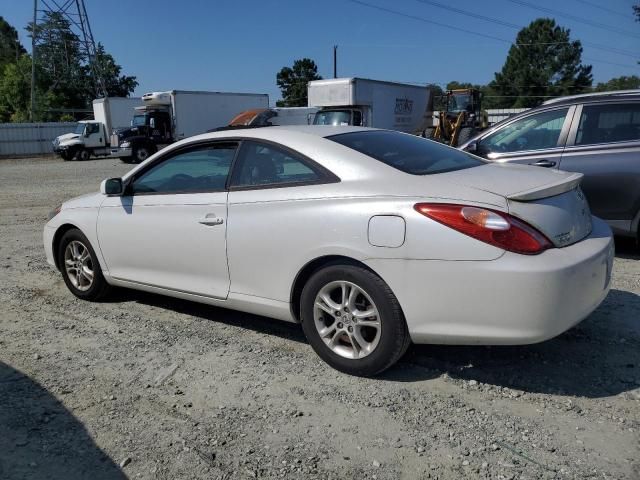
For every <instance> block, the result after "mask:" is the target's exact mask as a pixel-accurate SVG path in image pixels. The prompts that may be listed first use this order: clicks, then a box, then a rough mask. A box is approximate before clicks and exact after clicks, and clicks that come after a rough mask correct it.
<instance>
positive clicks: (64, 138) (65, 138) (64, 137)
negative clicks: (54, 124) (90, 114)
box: [56, 133, 80, 143]
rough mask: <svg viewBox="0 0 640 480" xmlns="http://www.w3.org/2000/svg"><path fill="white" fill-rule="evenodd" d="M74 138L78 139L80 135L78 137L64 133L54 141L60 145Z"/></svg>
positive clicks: (74, 134)
mask: <svg viewBox="0 0 640 480" xmlns="http://www.w3.org/2000/svg"><path fill="white" fill-rule="evenodd" d="M76 138H80V135H78V134H77V133H65V134H64V135H60V136H58V137H56V140H57V141H58V143H62V142H66V141H69V140H74V139H76Z"/></svg>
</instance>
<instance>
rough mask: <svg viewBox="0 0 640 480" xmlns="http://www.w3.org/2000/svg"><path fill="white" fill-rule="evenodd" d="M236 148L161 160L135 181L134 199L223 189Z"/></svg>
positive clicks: (229, 146)
mask: <svg viewBox="0 0 640 480" xmlns="http://www.w3.org/2000/svg"><path fill="white" fill-rule="evenodd" d="M236 149H237V144H235V143H226V144H216V145H208V146H206V147H196V148H193V149H190V150H187V151H182V152H179V153H176V154H175V155H173V156H171V157H169V158H167V159H166V160H162V161H161V162H160V163H158V164H156V165H154V166H153V167H151V168H150V169H149V170H147V171H146V172H144V173H143V174H142V175H140V177H138V178H136V179H135V180H134V181H133V184H132V185H131V193H133V194H134V195H144V194H157V193H196V192H219V191H222V190H224V189H225V183H226V181H227V175H228V174H229V169H230V168H231V162H232V161H233V156H234V155H235V152H236Z"/></svg>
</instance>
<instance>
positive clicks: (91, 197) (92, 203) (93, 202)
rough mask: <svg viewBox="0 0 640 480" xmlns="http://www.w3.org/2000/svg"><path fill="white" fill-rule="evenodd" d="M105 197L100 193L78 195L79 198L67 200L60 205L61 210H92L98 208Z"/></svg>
mask: <svg viewBox="0 0 640 480" xmlns="http://www.w3.org/2000/svg"><path fill="white" fill-rule="evenodd" d="M105 198H106V197H105V196H104V195H102V194H101V193H100V192H93V193H86V194H84V195H80V196H79V197H74V198H72V199H70V200H67V201H66V202H64V203H63V204H62V209H63V210H66V209H68V208H92V207H95V208H97V207H99V206H100V204H101V203H102V201H103V200H104V199H105Z"/></svg>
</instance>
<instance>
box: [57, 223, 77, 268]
mask: <svg viewBox="0 0 640 480" xmlns="http://www.w3.org/2000/svg"><path fill="white" fill-rule="evenodd" d="M73 229H77V230H80V231H81V232H82V229H81V228H80V227H78V226H77V225H74V224H73V223H68V222H67V223H63V224H62V225H60V226H59V227H58V228H57V230H56V233H54V234H53V242H52V245H51V247H52V248H53V250H52V251H53V261H54V262H55V264H56V268H57V269H58V270H60V264H59V262H58V248H59V247H60V241H61V240H62V237H63V236H64V234H65V233H67V232H68V231H69V230H73Z"/></svg>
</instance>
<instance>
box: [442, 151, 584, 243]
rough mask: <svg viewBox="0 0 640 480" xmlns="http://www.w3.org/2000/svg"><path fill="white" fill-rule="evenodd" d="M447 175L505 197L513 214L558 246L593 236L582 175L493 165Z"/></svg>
mask: <svg viewBox="0 0 640 480" xmlns="http://www.w3.org/2000/svg"><path fill="white" fill-rule="evenodd" d="M444 175H445V176H446V177H447V180H449V181H450V182H452V183H456V184H459V185H464V186H467V187H472V188H475V189H478V190H482V191H486V192H491V193H494V194H497V195H501V196H502V197H504V198H506V200H507V206H508V209H509V213H510V214H511V215H514V216H515V217H518V218H520V219H522V220H524V221H525V222H527V223H528V224H530V225H531V226H532V227H535V228H536V229H538V230H539V231H540V232H542V233H543V234H544V235H546V237H547V238H548V239H549V240H550V241H551V242H552V243H553V244H554V245H555V246H556V247H564V246H567V245H571V244H573V243H575V242H578V241H580V240H582V239H583V238H585V237H586V236H587V235H589V234H590V233H591V228H592V227H591V211H590V209H589V205H588V203H587V201H586V198H585V196H584V194H583V193H582V191H581V190H580V182H581V180H582V177H583V175H582V174H581V173H572V172H563V171H558V170H549V169H546V168H541V167H530V166H526V165H512V164H511V165H510V164H496V163H493V164H488V165H484V166H482V167H478V168H469V169H466V170H459V171H456V172H451V173H447V174H444Z"/></svg>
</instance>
